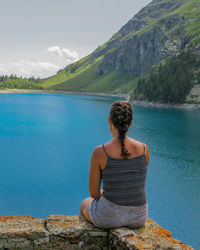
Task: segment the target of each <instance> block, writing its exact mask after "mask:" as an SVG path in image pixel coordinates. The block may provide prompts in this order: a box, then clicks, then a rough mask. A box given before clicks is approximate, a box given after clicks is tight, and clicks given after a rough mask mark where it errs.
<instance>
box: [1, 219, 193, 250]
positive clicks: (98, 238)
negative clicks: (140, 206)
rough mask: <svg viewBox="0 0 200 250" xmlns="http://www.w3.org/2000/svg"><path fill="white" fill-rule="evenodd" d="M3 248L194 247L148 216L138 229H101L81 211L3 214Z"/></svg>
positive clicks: (94, 249)
mask: <svg viewBox="0 0 200 250" xmlns="http://www.w3.org/2000/svg"><path fill="white" fill-rule="evenodd" d="M0 249H12V250H14V249H24V250H25V249H52V250H54V249H55V250H60V249H69V250H71V249H85V250H89V249H90V250H92V249H93V250H100V249H101V250H113V249H116V250H118V249H119V250H121V249H188V250H189V249H192V248H191V247H190V246H186V245H184V244H183V243H182V242H181V241H179V240H175V239H173V238H172V234H171V232H169V231H167V230H166V229H164V228H162V227H160V226H159V225H158V224H157V223H156V222H154V221H152V220H150V219H148V220H147V222H146V224H145V226H144V227H142V228H137V229H129V228H127V227H121V228H116V229H100V228H97V227H95V226H93V224H91V223H89V222H87V221H86V220H85V219H84V217H83V216H82V215H74V216H63V215H49V216H48V217H47V218H46V219H43V220H42V219H39V218H34V217H32V216H28V215H26V216H20V215H14V216H2V217H0Z"/></svg>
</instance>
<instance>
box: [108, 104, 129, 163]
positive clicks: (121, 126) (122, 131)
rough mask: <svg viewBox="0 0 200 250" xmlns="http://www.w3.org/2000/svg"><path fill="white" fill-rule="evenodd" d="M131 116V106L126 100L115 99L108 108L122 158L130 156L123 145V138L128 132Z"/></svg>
mask: <svg viewBox="0 0 200 250" xmlns="http://www.w3.org/2000/svg"><path fill="white" fill-rule="evenodd" d="M132 116H133V111H132V107H131V104H130V103H129V102H128V101H116V102H114V103H113V104H112V106H111V109H110V119H111V121H112V123H113V125H114V126H115V127H116V128H117V130H118V133H119V136H118V139H119V141H120V143H121V146H122V150H121V156H123V157H124V159H126V158H128V156H130V153H129V152H128V150H127V149H126V147H125V143H124V140H125V137H126V133H127V132H128V128H129V125H130V124H131V121H132V119H133V117H132Z"/></svg>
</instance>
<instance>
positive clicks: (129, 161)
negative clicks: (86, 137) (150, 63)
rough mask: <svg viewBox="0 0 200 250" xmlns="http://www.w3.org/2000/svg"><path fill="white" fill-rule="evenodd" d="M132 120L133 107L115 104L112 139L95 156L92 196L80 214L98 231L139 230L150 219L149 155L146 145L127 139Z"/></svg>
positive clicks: (117, 102)
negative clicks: (146, 185)
mask: <svg viewBox="0 0 200 250" xmlns="http://www.w3.org/2000/svg"><path fill="white" fill-rule="evenodd" d="M132 120H133V114H132V107H131V104H130V103H129V102H127V101H116V102H114V103H113V104H112V106H111V109H110V116H109V118H108V121H109V126H110V131H111V133H112V140H111V141H109V142H107V143H105V144H104V145H101V146H97V147H96V148H95V149H94V151H93V153H92V157H91V162H90V174H89V192H90V196H91V197H89V198H86V199H85V200H83V201H82V203H81V207H80V213H82V214H83V216H84V217H85V218H86V220H88V221H89V222H91V223H93V224H94V225H95V226H96V227H99V228H116V227H121V226H127V227H129V228H135V227H140V226H143V225H144V224H145V221H146V219H147V216H148V203H147V200H146V195H145V180H146V174H147V166H148V163H149V153H148V148H147V146H146V145H145V144H144V143H141V142H139V141H136V140H134V139H132V138H130V137H128V135H127V132H128V129H129V127H130V126H131V125H132ZM101 179H103V190H100V186H101Z"/></svg>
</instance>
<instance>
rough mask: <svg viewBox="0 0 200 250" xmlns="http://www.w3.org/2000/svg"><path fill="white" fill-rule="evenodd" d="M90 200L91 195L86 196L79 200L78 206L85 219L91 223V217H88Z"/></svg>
mask: <svg viewBox="0 0 200 250" xmlns="http://www.w3.org/2000/svg"><path fill="white" fill-rule="evenodd" d="M92 200H93V198H91V197H89V198H86V199H84V200H83V201H82V202H81V206H80V213H81V214H83V215H84V217H85V219H86V220H88V221H89V222H91V223H92V219H91V218H90V213H89V209H90V204H91V202H92Z"/></svg>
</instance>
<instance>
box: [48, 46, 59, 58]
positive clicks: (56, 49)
mask: <svg viewBox="0 0 200 250" xmlns="http://www.w3.org/2000/svg"><path fill="white" fill-rule="evenodd" d="M47 51H48V52H50V53H52V54H54V55H58V56H60V57H62V50H61V49H60V48H59V47H58V46H52V47H49V48H48V49H47Z"/></svg>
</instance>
